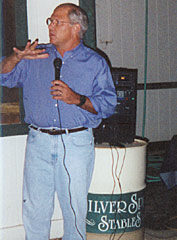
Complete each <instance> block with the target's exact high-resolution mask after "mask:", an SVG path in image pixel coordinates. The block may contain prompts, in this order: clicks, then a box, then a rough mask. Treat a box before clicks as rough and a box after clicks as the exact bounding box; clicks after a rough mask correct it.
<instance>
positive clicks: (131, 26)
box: [96, 0, 177, 141]
mask: <svg viewBox="0 0 177 240" xmlns="http://www.w3.org/2000/svg"><path fill="white" fill-rule="evenodd" d="M148 3H149V9H148V13H149V14H148V19H149V23H148V72H147V83H155V82H175V81H176V77H177V74H176V70H177V67H176V59H177V45H176V42H177V35H176V20H177V18H176V16H177V4H176V0H165V1H164V0H149V1H148ZM96 21H97V22H96V23H97V24H96V27H97V46H98V48H100V49H102V50H103V51H104V52H105V53H106V54H107V55H108V57H109V58H110V60H111V63H112V66H113V67H126V68H137V69H138V83H143V82H144V56H145V50H144V49H145V1H142V0H110V1H107V0H96ZM176 96H177V89H162V90H149V91H147V114H146V128H145V136H146V137H147V138H149V140H150V141H166V140H170V139H171V138H172V137H173V135H175V134H177V124H176V116H177V97H176ZM143 99H144V94H143V91H138V98H137V126H136V128H137V131H136V134H137V135H140V136H141V135H142V119H143Z"/></svg>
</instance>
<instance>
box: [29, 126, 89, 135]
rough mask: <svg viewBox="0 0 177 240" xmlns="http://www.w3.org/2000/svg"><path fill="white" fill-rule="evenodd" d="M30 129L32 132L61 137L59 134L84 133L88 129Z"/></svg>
mask: <svg viewBox="0 0 177 240" xmlns="http://www.w3.org/2000/svg"><path fill="white" fill-rule="evenodd" d="M30 127H31V128H33V129H34V130H38V131H40V132H42V133H48V134H50V135H61V134H66V133H74V132H80V131H84V130H86V129H88V128H85V127H80V128H73V129H67V130H65V129H62V130H58V129H55V128H53V129H43V128H37V127H34V126H32V125H31V126H30Z"/></svg>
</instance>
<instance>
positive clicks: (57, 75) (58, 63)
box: [53, 58, 84, 240]
mask: <svg viewBox="0 0 177 240" xmlns="http://www.w3.org/2000/svg"><path fill="white" fill-rule="evenodd" d="M53 64H54V67H55V79H56V80H59V79H60V69H61V66H62V60H61V59H60V58H55V59H54V62H53ZM57 110H58V120H59V128H60V129H62V123H61V113H60V108H59V100H57ZM60 136H61V142H62V145H63V150H64V155H63V166H64V169H65V171H66V173H67V176H68V180H69V184H68V192H69V199H70V206H71V209H72V211H73V214H74V219H75V227H76V230H77V232H78V234H79V235H80V237H81V239H82V240H84V237H83V236H82V234H81V232H80V231H79V229H78V226H77V217H76V212H75V210H74V207H73V204H72V196H71V176H70V173H69V171H68V169H67V166H66V162H65V159H66V145H65V143H64V139H63V136H62V134H61V135H60Z"/></svg>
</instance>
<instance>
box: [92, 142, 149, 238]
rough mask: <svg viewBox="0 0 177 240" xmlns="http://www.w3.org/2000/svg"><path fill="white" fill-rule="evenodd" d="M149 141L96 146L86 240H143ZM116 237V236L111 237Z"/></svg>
mask: <svg viewBox="0 0 177 240" xmlns="http://www.w3.org/2000/svg"><path fill="white" fill-rule="evenodd" d="M146 147H147V140H145V139H135V141H134V142H133V143H131V144H126V145H125V148H120V147H110V146H109V145H108V144H101V145H97V146H96V149H95V166H94V171H93V177H92V182H91V185H90V189H89V194H88V213H87V240H93V239H94V240H97V239H102V240H104V239H105V240H106V239H109V237H111V236H115V237H116V239H117V238H118V237H119V236H121V240H126V239H127V240H130V239H131V240H142V239H144V238H143V207H144V189H145V186H146V184H145V174H146ZM111 239H114V238H111Z"/></svg>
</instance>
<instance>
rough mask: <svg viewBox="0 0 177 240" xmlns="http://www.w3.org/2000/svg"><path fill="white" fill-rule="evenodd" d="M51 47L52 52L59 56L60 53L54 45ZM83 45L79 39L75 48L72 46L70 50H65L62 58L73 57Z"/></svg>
mask: <svg viewBox="0 0 177 240" xmlns="http://www.w3.org/2000/svg"><path fill="white" fill-rule="evenodd" d="M52 47H53V49H54V52H55V54H56V56H60V58H62V57H61V55H60V54H59V52H58V51H57V49H56V47H55V46H54V45H52ZM82 47H83V42H82V41H81V42H80V43H79V44H78V45H77V46H76V47H75V48H73V49H72V50H70V51H66V52H65V54H64V56H63V59H67V58H68V57H73V56H74V55H76V54H77V53H78V52H79V51H80V49H81V48H82Z"/></svg>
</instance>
